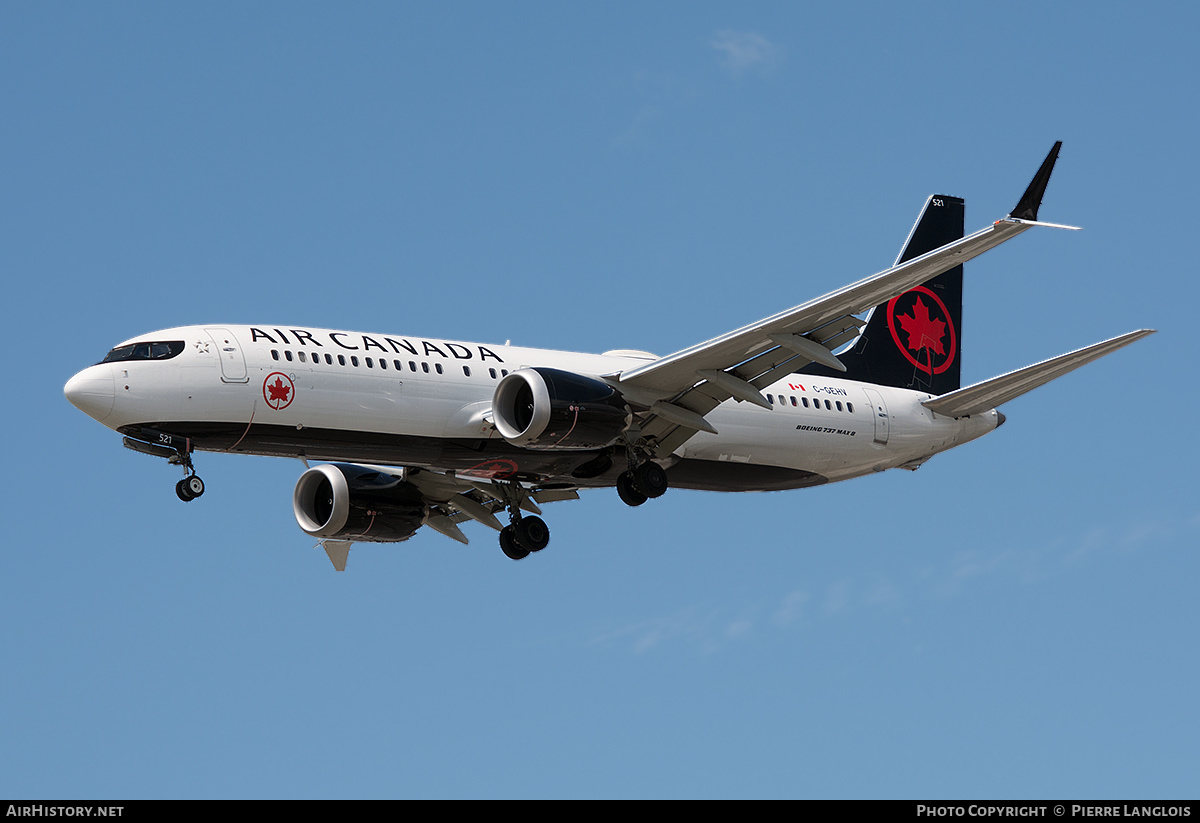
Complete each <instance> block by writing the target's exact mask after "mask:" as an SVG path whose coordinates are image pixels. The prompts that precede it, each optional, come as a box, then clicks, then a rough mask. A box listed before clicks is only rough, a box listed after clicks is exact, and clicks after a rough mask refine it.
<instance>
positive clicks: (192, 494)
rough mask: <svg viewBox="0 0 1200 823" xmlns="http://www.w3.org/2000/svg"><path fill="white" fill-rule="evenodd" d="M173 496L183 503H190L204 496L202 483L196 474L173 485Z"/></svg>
mask: <svg viewBox="0 0 1200 823" xmlns="http://www.w3.org/2000/svg"><path fill="white" fill-rule="evenodd" d="M175 494H176V495H178V497H179V499H180V500H182V501H183V502H184V503H190V502H192V501H193V500H195V499H196V498H197V497H199V496H200V495H202V494H204V481H203V480H201V479H200V475H198V474H192V475H188V476H187V477H185V478H183V479H182V480H180V481H179V482H178V483H176V484H175Z"/></svg>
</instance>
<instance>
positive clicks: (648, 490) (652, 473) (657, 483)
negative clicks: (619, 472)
mask: <svg viewBox="0 0 1200 823" xmlns="http://www.w3.org/2000/svg"><path fill="white" fill-rule="evenodd" d="M633 479H634V485H635V486H636V487H637V490H638V491H640V492H641V493H642V494H644V495H646V497H651V498H654V497H662V496H663V494H665V493H666V491H667V486H668V485H669V481H668V480H667V473H666V471H665V470H664V469H663V467H662V466H660V465H658V464H657V463H655V462H654V461H652V460H647V461H646V462H645V463H643V464H642V465H640V466H638V467H637V469H635V470H634V473H633Z"/></svg>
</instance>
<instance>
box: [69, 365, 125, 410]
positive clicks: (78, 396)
mask: <svg viewBox="0 0 1200 823" xmlns="http://www.w3.org/2000/svg"><path fill="white" fill-rule="evenodd" d="M63 394H65V395H66V396H67V399H68V400H70V401H71V405H73V406H74V407H75V408H77V409H79V410H80V411H81V412H83V413H84V414H86V415H88V416H89V417H94V418H96V419H97V420H99V421H101V422H103V421H104V418H106V417H108V416H109V414H111V413H112V410H113V402H114V401H115V399H116V389H115V388H114V386H113V374H112V368H110V367H109V366H106V365H99V366H89V367H88V368H86V369H84V370H83V371H81V372H80V373H79V374H77V375H75V376H74V377H72V378H71V379H70V380H68V381H67V385H65V386H63Z"/></svg>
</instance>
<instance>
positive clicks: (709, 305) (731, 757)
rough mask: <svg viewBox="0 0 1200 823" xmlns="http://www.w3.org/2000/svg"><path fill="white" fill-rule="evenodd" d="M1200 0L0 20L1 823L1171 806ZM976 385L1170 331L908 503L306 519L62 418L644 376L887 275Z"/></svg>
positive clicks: (791, 495)
mask: <svg viewBox="0 0 1200 823" xmlns="http://www.w3.org/2000/svg"><path fill="white" fill-rule="evenodd" d="M1198 22H1200V21H1198V20H1197V12H1196V10H1195V9H1194V8H1193V7H1191V6H1189V5H1186V4H1182V3H1179V4H1154V3H1150V4H1141V5H1138V6H1137V7H1136V8H1135V7H1134V6H1132V5H1130V4H1118V3H1089V4H1054V5H1051V6H1049V7H1047V6H1045V5H1043V4H1007V5H1003V6H996V5H995V4H951V3H930V4H925V3H917V4H903V5H898V4H890V3H886V4H885V3H879V4H874V3H862V4H855V5H852V6H842V5H838V4H822V5H820V6H817V5H815V4H814V5H808V4H793V3H761V4H753V5H747V4H729V3H701V2H694V3H657V4H623V3H609V4H594V5H592V6H583V5H582V4H552V3H506V4H472V3H452V4H400V3H383V4H375V3H356V4H337V5H334V4H316V3H255V4H228V3H206V4H191V5H187V4H165V5H164V4H152V3H105V4H84V3H63V4H6V5H5V6H4V7H3V8H2V9H0V78H3V80H0V104H2V107H3V108H2V110H3V112H4V125H3V127H2V128H0V150H2V153H3V157H4V158H5V160H4V162H3V164H2V165H0V169H2V172H0V175H2V176H0V187H2V189H3V191H4V192H5V197H4V198H3V200H0V203H2V205H0V208H2V209H3V214H2V215H0V217H2V220H0V247H2V248H3V249H4V254H3V261H4V262H3V266H4V282H5V287H6V295H7V299H6V301H5V304H4V305H5V327H6V333H7V339H8V342H9V346H8V352H9V357H8V363H9V368H10V376H14V377H15V379H14V380H12V381H9V383H8V389H7V393H6V401H7V402H5V403H4V404H3V410H2V412H0V413H2V414H3V416H4V418H3V419H4V429H5V431H6V432H7V434H6V441H5V442H6V447H7V448H6V461H5V463H6V469H5V471H4V472H3V476H4V481H3V495H2V498H0V499H2V500H3V503H2V504H0V505H3V515H4V519H5V521H6V523H7V529H6V531H7V538H6V540H5V541H4V542H5V546H6V555H7V558H6V560H7V562H6V564H5V572H4V578H5V581H6V585H5V587H4V597H3V598H0V620H2V621H3V625H4V630H3V632H2V633H0V660H3V661H4V666H3V669H2V671H0V698H2V704H0V705H3V709H2V710H0V796H7V797H15V796H25V797H34V796H40V797H54V798H81V797H93V798H108V797H113V798H138V797H679V796H683V797H747V796H748V797H774V796H783V797H914V798H915V797H924V798H928V797H976V798H978V797H1001V798H1003V797H1017V798H1021V797H1045V798H1053V797H1067V796H1071V797H1087V798H1106V797H1107V798H1113V797H1122V798H1124V797H1131V798H1139V797H1194V796H1195V794H1196V786H1197V785H1198V778H1200V743H1198V742H1197V741H1198V740H1200V736H1198V735H1197V720H1198V712H1197V708H1196V699H1195V694H1196V691H1197V681H1198V679H1200V677H1198V675H1200V666H1198V664H1197V658H1196V654H1195V641H1194V635H1195V627H1196V625H1197V621H1198V618H1200V606H1198V605H1197V600H1196V597H1195V580H1196V579H1197V575H1198V574H1200V561H1198V560H1197V555H1196V546H1197V543H1198V538H1200V506H1198V505H1197V503H1196V500H1195V494H1194V489H1195V480H1194V477H1193V475H1192V473H1191V469H1192V468H1193V467H1194V466H1195V465H1196V462H1197V461H1196V457H1197V449H1196V445H1195V438H1194V436H1193V430H1194V428H1195V427H1194V426H1193V425H1192V424H1191V422H1190V418H1189V415H1190V412H1191V411H1192V410H1194V409H1195V408H1196V407H1197V405H1198V403H1197V400H1198V399H1200V398H1198V394H1197V390H1196V387H1195V380H1194V379H1192V377H1193V373H1194V371H1195V366H1194V362H1195V357H1196V354H1197V351H1196V349H1197V347H1196V342H1195V340H1196V338H1195V335H1194V333H1193V332H1192V330H1191V327H1192V325H1193V324H1194V319H1193V318H1191V314H1192V312H1193V311H1194V310H1195V304H1196V299H1197V297H1198V289H1197V287H1196V285H1195V277H1194V268H1195V264H1194V262H1193V259H1194V255H1193V254H1192V253H1190V249H1189V246H1190V239H1191V237H1192V235H1193V233H1194V229H1193V227H1192V225H1191V223H1192V217H1193V213H1194V193H1195V190H1196V185H1197V182H1198V181H1197V168H1198V165H1197V160H1196V153H1195V146H1194V143H1195V140H1194V134H1195V132H1196V125H1197V123H1196V114H1195V106H1194V104H1193V101H1194V97H1195V83H1196V78H1197V76H1198V69H1200V63H1198V58H1197V56H1196V50H1195V48H1194V43H1193V42H1192V40H1193V38H1192V33H1193V32H1194V31H1195V30H1196V28H1197V24H1198ZM1055 140H1063V141H1064V148H1063V154H1062V159H1061V160H1060V162H1059V165H1058V168H1057V169H1056V171H1055V174H1054V179H1053V181H1052V182H1051V185H1050V190H1049V193H1048V195H1047V197H1046V201H1045V205H1044V206H1043V209H1042V213H1041V214H1042V218H1043V219H1046V220H1052V221H1058V222H1065V223H1071V224H1075V225H1081V226H1083V227H1084V231H1082V232H1078V233H1068V232H1057V231H1050V230H1044V231H1038V232H1029V233H1026V234H1025V235H1024V236H1022V237H1021V238H1020V239H1019V240H1017V241H1014V242H1013V243H1011V244H1007V245H1006V246H1005V247H1004V248H1002V249H998V250H996V251H994V252H991V253H989V254H988V255H985V256H984V257H983V258H980V259H979V260H977V261H974V262H972V263H971V264H969V265H968V266H967V282H966V296H965V313H964V327H965V335H966V338H965V343H964V346H963V351H964V366H963V377H964V380H966V381H969V382H974V381H977V380H982V379H985V378H987V377H990V376H993V375H995V374H999V373H1001V372H1004V371H1008V370H1010V369H1013V368H1017V367H1020V366H1024V365H1027V364H1029V363H1032V362H1035V361H1037V360H1041V359H1044V358H1046V357H1049V356H1053V355H1056V354H1059V353H1062V352H1065V351H1068V350H1071V349H1074V348H1077V347H1079V346H1082V345H1086V344H1088V343H1092V342H1095V341H1098V340H1101V339H1104V338H1106V337H1110V336H1113V335H1116V334H1119V333H1122V332H1125V331H1129V330H1132V329H1136V328H1143V327H1152V328H1157V329H1159V330H1160V333H1159V334H1157V335H1155V336H1153V337H1151V338H1150V339H1148V340H1145V341H1142V342H1139V343H1137V344H1136V345H1135V346H1133V347H1131V348H1129V349H1126V350H1123V351H1121V352H1119V353H1117V354H1115V355H1112V356H1111V357H1109V358H1106V359H1104V360H1102V361H1100V362H1098V363H1096V364H1093V365H1091V366H1089V367H1087V368H1085V369H1083V370H1081V371H1079V372H1076V373H1074V374H1072V375H1070V376H1068V377H1066V378H1063V379H1062V380H1059V381H1056V382H1055V383H1053V384H1051V385H1049V386H1047V387H1045V388H1042V389H1039V390H1038V391H1036V392H1034V393H1032V394H1030V395H1027V396H1025V397H1023V398H1020V399H1018V400H1016V401H1014V402H1012V403H1011V404H1008V405H1007V406H1005V407H1004V412H1005V414H1006V415H1007V416H1008V423H1007V425H1006V426H1005V427H1004V428H1003V429H1001V430H1000V431H998V432H996V433H994V434H992V435H989V436H988V437H986V438H984V439H982V440H980V441H977V442H975V443H972V444H969V445H967V446H965V447H963V448H961V449H958V450H955V451H953V452H950V453H947V454H944V455H941V456H939V457H937V458H935V459H934V460H932V461H930V462H929V463H928V464H927V465H926V466H924V467H923V468H922V469H921V470H920V471H919V472H917V473H915V474H911V473H907V472H899V471H895V472H888V473H885V474H883V475H880V476H877V477H872V478H867V479H862V480H858V481H852V482H849V483H843V484H835V485H832V486H829V487H825V488H820V489H813V490H807V491H796V492H787V493H772V494H745V495H717V494H708V493H700V492H686V491H679V490H675V491H671V492H669V493H668V494H667V495H666V496H665V497H663V498H662V499H660V500H657V501H654V502H653V503H652V504H648V505H646V506H643V507H641V508H639V509H636V510H634V509H629V508H627V507H626V506H624V505H623V504H622V503H621V502H620V501H619V500H618V499H617V496H616V494H615V492H610V491H603V492H600V491H597V492H591V493H587V494H585V495H584V496H583V498H582V499H581V500H580V501H577V502H574V503H570V504H555V505H553V506H551V507H549V509H548V511H547V520H548V522H549V524H550V527H551V529H552V531H553V534H554V540H553V544H552V546H551V548H550V550H548V551H546V552H544V553H543V554H542V555H539V556H537V557H535V558H530V559H529V560H526V561H522V562H520V563H513V562H511V561H509V560H507V559H506V558H504V557H503V556H502V555H501V554H500V551H499V549H498V548H497V547H496V545H495V539H494V535H493V533H492V532H490V531H488V530H486V529H484V528H482V527H479V526H474V525H468V526H467V527H466V530H467V532H468V536H469V537H470V538H472V543H471V545H470V546H466V547H464V546H460V545H458V544H456V543H453V542H452V541H449V540H447V539H445V538H444V537H442V536H440V535H438V534H436V533H433V532H431V531H428V530H426V531H423V532H422V533H421V534H419V535H418V536H417V537H416V538H414V539H413V540H411V541H409V542H408V543H406V544H401V545H396V546H364V547H359V548H356V549H355V550H354V551H353V552H352V553H351V557H350V564H349V568H348V571H347V572H346V573H345V574H341V575H339V574H336V573H334V572H333V570H332V568H331V567H330V564H329V561H328V560H327V559H326V558H325V556H324V554H323V553H322V552H321V551H320V550H319V549H314V548H312V541H311V540H310V539H309V538H308V537H307V536H305V535H304V534H303V533H302V532H300V530H299V529H298V528H297V526H296V524H295V522H294V519H293V517H292V514H291V509H290V495H291V489H292V485H293V484H294V482H295V480H296V478H297V477H298V476H299V474H300V472H301V471H302V470H303V467H302V466H301V464H300V463H298V462H294V461H284V460H271V459H267V458H246V457H235V456H228V455H208V454H202V455H200V456H199V469H200V473H201V474H202V475H203V476H204V478H205V480H206V482H207V484H208V492H207V494H206V495H205V497H204V498H203V500H201V501H197V502H195V503H192V504H189V505H183V504H181V503H180V502H179V501H178V500H177V499H176V498H175V495H174V491H173V484H174V481H175V480H176V479H177V475H176V473H175V472H174V471H173V470H171V469H169V468H168V467H167V466H166V465H165V464H163V463H162V462H160V461H156V460H153V459H151V458H148V457H145V456H143V455H139V454H135V453H133V452H130V451H127V450H125V449H123V448H121V445H120V438H119V437H118V436H117V435H116V434H114V433H112V432H109V431H108V430H106V429H104V428H103V427H102V426H100V425H98V424H97V423H95V422H94V421H92V420H90V419H89V418H87V417H86V416H84V415H83V414H81V413H79V412H78V411H77V410H75V409H74V408H72V407H71V406H70V405H69V404H68V403H67V402H66V401H65V400H64V399H63V396H62V385H63V383H64V382H65V381H66V380H67V379H68V378H69V377H70V375H71V374H73V373H74V372H75V371H77V370H78V369H80V368H82V367H83V366H85V365H88V364H90V363H93V362H95V361H96V360H98V359H99V358H100V357H101V356H102V355H103V354H104V352H105V351H107V350H108V349H109V348H110V347H111V346H112V345H114V344H115V343H117V342H119V341H121V340H124V339H126V338H129V337H131V336H133V335H136V334H139V333H142V332H145V331H149V330H152V329H158V328H163V327H167V326H172V325H181V324H191V323H250V322H253V323H268V324H277V323H278V324H288V325H294V326H315V327H332V328H351V329H363V330H375V331H382V332H392V333H396V334H408V335H414V336H429V337H445V338H450V339H463V340H478V341H481V342H503V341H504V340H508V339H511V340H512V341H513V342H514V343H516V344H520V345H529V346H538V347H545V348H563V349H573V350H579V351H604V350H606V349H611V348H639V349H646V350H650V351H654V352H658V353H662V354H666V353H669V352H672V351H675V350H678V349H681V348H684V347H686V346H689V345H691V344H693V343H696V342H698V341H700V340H704V339H707V338H709V337H711V336H713V335H716V334H719V333H721V332H724V331H727V330H729V329H732V328H735V327H738V326H741V325H743V324H745V323H747V322H750V321H753V320H756V319H758V318H760V317H763V316H766V315H769V314H772V313H774V312H775V311H778V310H780V309H782V308H786V307H788V306H792V305H795V304H797V303H800V302H802V301H804V300H807V299H809V298H811V297H814V296H817V295H819V294H823V293H825V292H827V291H829V290H831V289H833V288H836V287H838V286H841V285H843V284H845V283H848V282H850V281H852V280H856V279H858V278H860V277H862V276H865V275H867V274H870V273H873V272H875V271H878V270H880V269H882V268H884V267H886V266H887V265H889V264H890V263H891V261H892V260H893V259H894V257H895V255H896V253H897V251H898V250H899V247H900V245H901V243H902V242H903V240H904V238H905V236H906V234H907V232H908V229H909V227H910V226H911V225H912V221H913V219H914V218H915V216H916V213H917V211H918V209H919V208H920V206H921V205H922V203H923V202H924V199H925V197H926V196H927V195H929V194H931V193H944V194H952V195H959V196H962V197H965V198H966V200H967V228H968V230H972V229H975V228H979V227H982V226H984V225H986V224H987V222H989V221H991V220H995V219H997V218H999V217H1002V216H1004V214H1006V213H1007V212H1008V210H1009V209H1010V208H1012V206H1013V205H1014V204H1015V203H1016V200H1017V198H1018V197H1019V196H1020V194H1021V192H1022V191H1023V189H1024V186H1025V185H1026V183H1027V182H1028V180H1029V178H1030V176H1031V175H1032V174H1033V172H1034V171H1035V170H1036V168H1037V165H1038V163H1040V162H1041V159H1042V157H1043V156H1044V155H1045V153H1046V151H1047V150H1048V149H1049V148H1050V146H1051V145H1052V144H1053V142H1054V141H1055Z"/></svg>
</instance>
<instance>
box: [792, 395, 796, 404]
mask: <svg viewBox="0 0 1200 823" xmlns="http://www.w3.org/2000/svg"><path fill="white" fill-rule="evenodd" d="M792 405H793V406H795V405H796V398H795V397H794V396H793V397H792Z"/></svg>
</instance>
